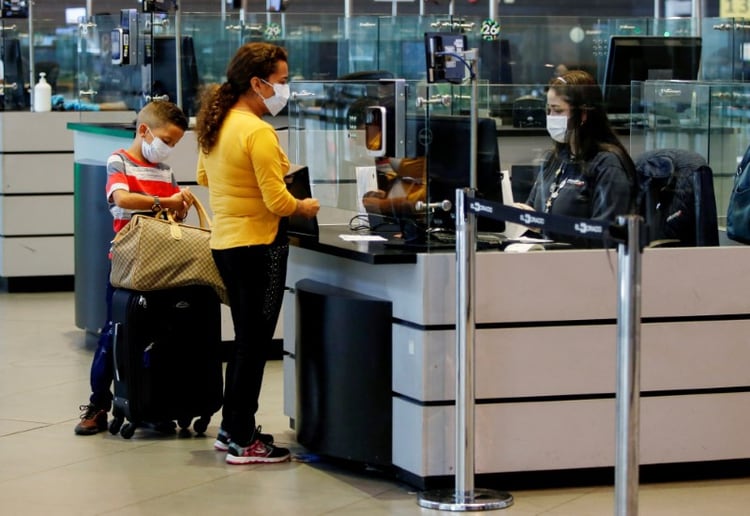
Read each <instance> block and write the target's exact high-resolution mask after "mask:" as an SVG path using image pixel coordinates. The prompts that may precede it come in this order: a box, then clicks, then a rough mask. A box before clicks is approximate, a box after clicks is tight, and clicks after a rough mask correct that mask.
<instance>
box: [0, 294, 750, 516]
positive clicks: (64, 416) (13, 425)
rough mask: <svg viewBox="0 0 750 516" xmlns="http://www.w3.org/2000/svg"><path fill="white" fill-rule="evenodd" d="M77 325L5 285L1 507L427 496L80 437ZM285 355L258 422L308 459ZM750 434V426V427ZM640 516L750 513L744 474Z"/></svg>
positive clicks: (84, 358) (281, 511)
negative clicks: (286, 408) (285, 407)
mask: <svg viewBox="0 0 750 516" xmlns="http://www.w3.org/2000/svg"><path fill="white" fill-rule="evenodd" d="M83 341H84V339H83V332H82V331H81V330H79V329H77V328H76V327H75V323H74V302H73V294H72V293H45V294H7V293H0V514H2V515H12V516H15V515H42V514H44V515H76V516H85V515H99V514H107V515H155V516H156V515H159V516H161V515H172V514H175V515H176V514H180V515H185V514H190V515H192V514H195V515H203V514H222V515H235V514H237V515H239V514H243V515H263V516H265V515H274V516H286V515H291V514H295V515H305V516H307V515H323V514H334V515H362V516H369V515H387V514H397V515H409V514H450V513H447V512H446V513H443V512H441V511H436V510H432V509H423V508H420V507H419V506H418V505H417V503H416V501H417V493H415V492H414V490H413V489H412V488H410V487H409V486H406V485H403V484H399V483H397V482H394V481H392V480H390V479H388V478H383V477H382V476H379V475H377V474H375V473H363V472H351V471H345V470H343V469H340V468H337V467H334V466H331V465H327V464H325V463H322V462H301V461H292V462H288V463H283V464H273V465H254V466H229V465H227V464H225V462H224V456H223V454H222V453H219V452H215V451H214V450H213V448H212V443H213V436H215V435H216V431H217V425H218V417H214V419H213V420H212V423H211V425H210V426H209V428H208V431H207V436H206V437H196V436H189V437H178V436H160V435H155V434H152V433H148V432H146V431H142V430H139V431H137V432H136V434H135V436H134V437H133V438H132V439H130V440H125V439H123V438H122V437H120V436H119V435H118V436H112V435H110V434H109V433H108V432H105V433H102V434H98V435H94V436H87V437H82V436H76V435H74V434H73V427H74V426H75V424H76V422H77V421H78V415H79V412H78V406H79V405H80V404H82V403H86V402H87V400H88V394H89V386H88V374H89V365H90V359H91V355H92V350H91V349H87V348H86V347H85V345H84V344H83ZM281 375H282V371H281V362H278V361H276V362H270V363H269V365H268V367H267V369H266V377H265V383H264V386H263V393H262V400H261V409H260V413H259V415H258V421H259V423H261V424H262V425H263V430H264V431H265V432H271V433H273V434H274V435H275V437H276V440H277V441H278V442H280V443H284V444H286V445H288V446H289V447H290V448H292V452H293V453H294V454H297V455H298V456H300V457H305V455H304V453H305V450H304V449H302V448H301V447H299V446H298V445H297V444H296V443H295V441H294V433H293V432H292V431H291V430H289V428H288V420H287V418H285V417H284V416H283V415H282V378H281ZM749 435H750V433H749ZM512 494H513V496H514V498H515V504H514V505H513V506H512V507H510V508H507V509H503V510H498V511H492V513H495V514H515V515H539V514H545V515H558V516H563V515H565V516H587V515H592V516H593V515H606V514H613V513H614V500H613V498H614V490H613V488H612V487H584V488H571V489H540V490H527V491H514V492H512ZM639 514H641V515H675V516H678V515H679V516H692V515H696V516H697V515H700V516H707V515H710V516H718V515H745V514H750V472H748V477H747V478H744V479H731V480H715V481H701V482H684V483H668V484H649V485H643V486H641V488H640V490H639Z"/></svg>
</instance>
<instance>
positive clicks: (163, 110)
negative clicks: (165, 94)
mask: <svg viewBox="0 0 750 516" xmlns="http://www.w3.org/2000/svg"><path fill="white" fill-rule="evenodd" d="M136 124H138V125H140V124H146V125H147V126H149V127H151V128H152V129H156V128H160V127H164V126H166V125H169V124H172V125H176V126H177V127H179V128H180V129H182V130H183V131H187V128H188V119H187V117H186V116H185V113H183V111H182V110H181V109H180V107H179V106H178V105H177V104H173V103H172V102H169V101H166V100H154V101H151V102H149V103H148V104H146V105H145V106H143V108H142V109H141V110H140V111H139V112H138V117H137V119H136Z"/></svg>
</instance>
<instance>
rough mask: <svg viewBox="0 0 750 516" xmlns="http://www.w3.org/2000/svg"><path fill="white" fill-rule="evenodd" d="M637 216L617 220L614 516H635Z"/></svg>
mask: <svg viewBox="0 0 750 516" xmlns="http://www.w3.org/2000/svg"><path fill="white" fill-rule="evenodd" d="M640 222H641V219H640V217H638V216H636V215H628V216H625V217H618V223H620V224H623V225H627V229H628V238H627V243H625V244H619V246H618V271H617V276H618V300H617V312H618V315H617V395H616V409H617V419H616V447H617V448H616V453H615V515H616V516H637V514H638V466H639V461H638V452H639V449H638V447H639V439H638V437H639V435H638V434H639V427H640V390H641V387H640V383H641V364H640V352H641V326H640V325H641V248H640V245H639V242H640Z"/></svg>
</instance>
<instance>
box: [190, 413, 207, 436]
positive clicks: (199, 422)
mask: <svg viewBox="0 0 750 516" xmlns="http://www.w3.org/2000/svg"><path fill="white" fill-rule="evenodd" d="M210 421H211V418H210V417H200V418H198V419H196V420H195V423H194V424H193V430H195V433H196V434H199V435H203V434H204V433H205V432H206V429H207V428H208V423H209V422H210Z"/></svg>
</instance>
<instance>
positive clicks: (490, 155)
mask: <svg viewBox="0 0 750 516" xmlns="http://www.w3.org/2000/svg"><path fill="white" fill-rule="evenodd" d="M406 131H407V141H406V148H407V152H406V153H407V155H408V156H426V159H427V196H428V202H430V203H436V202H442V201H443V200H448V201H450V202H451V204H453V205H455V199H456V189H457V188H464V187H468V186H470V184H471V178H470V168H471V117H469V116H452V115H440V116H436V115H433V116H430V118H429V120H428V119H426V118H425V117H418V118H414V119H409V120H407V127H406ZM476 173H477V183H476V187H477V196H478V197H482V198H484V199H487V200H491V201H496V202H500V203H501V202H502V201H503V198H502V184H501V178H502V174H501V171H500V153H499V151H498V145H497V127H496V124H495V120H494V119H493V118H479V119H478V120H477V171H476ZM455 212H456V210H455V206H452V207H451V209H450V210H449V211H443V210H442V209H439V208H438V209H435V210H434V211H432V212H430V213H428V219H427V220H428V226H429V227H430V228H443V229H446V230H453V229H455V225H456V221H455V218H456V214H455ZM477 228H478V229H479V230H480V231H492V232H502V231H503V230H504V229H505V223H504V222H500V221H494V220H491V219H488V218H479V220H478V222H477Z"/></svg>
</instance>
